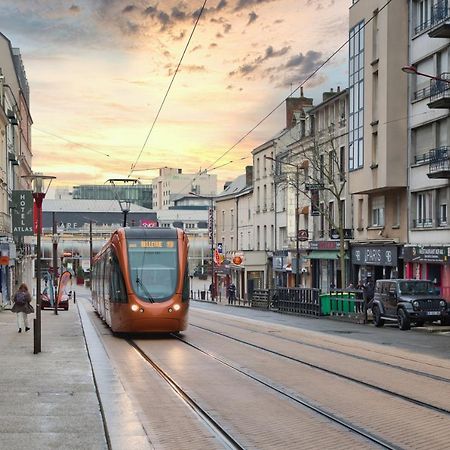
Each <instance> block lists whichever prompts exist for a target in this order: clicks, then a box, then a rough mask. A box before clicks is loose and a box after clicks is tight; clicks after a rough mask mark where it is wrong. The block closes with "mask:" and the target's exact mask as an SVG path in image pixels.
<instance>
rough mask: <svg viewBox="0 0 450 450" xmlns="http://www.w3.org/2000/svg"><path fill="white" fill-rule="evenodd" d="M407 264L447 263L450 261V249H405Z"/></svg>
mask: <svg viewBox="0 0 450 450" xmlns="http://www.w3.org/2000/svg"><path fill="white" fill-rule="evenodd" d="M404 258H405V261H407V262H427V261H428V262H441V263H443V262H447V261H449V260H450V247H405V250H404Z"/></svg>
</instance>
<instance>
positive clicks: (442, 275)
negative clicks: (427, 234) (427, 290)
mask: <svg viewBox="0 0 450 450" xmlns="http://www.w3.org/2000/svg"><path fill="white" fill-rule="evenodd" d="M404 261H405V274H406V278H415V279H419V280H430V281H433V282H434V283H435V286H436V288H439V290H440V295H442V297H444V298H445V299H446V300H447V301H450V246H448V245H443V246H436V245H435V246H432V245H430V246H428V245H423V246H405V249H404Z"/></svg>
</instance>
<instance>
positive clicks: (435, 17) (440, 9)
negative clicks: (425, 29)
mask: <svg viewBox="0 0 450 450" xmlns="http://www.w3.org/2000/svg"><path fill="white" fill-rule="evenodd" d="M448 18H449V9H448V0H440V1H437V2H436V3H435V4H434V5H433V7H432V9H431V26H432V27H434V26H435V25H439V24H440V23H442V22H444V21H445V20H447V19H448Z"/></svg>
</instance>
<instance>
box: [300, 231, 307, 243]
mask: <svg viewBox="0 0 450 450" xmlns="http://www.w3.org/2000/svg"><path fill="white" fill-rule="evenodd" d="M298 240H299V241H307V240H308V230H298Z"/></svg>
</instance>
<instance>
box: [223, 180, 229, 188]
mask: <svg viewBox="0 0 450 450" xmlns="http://www.w3.org/2000/svg"><path fill="white" fill-rule="evenodd" d="M230 184H231V181H225V184H224V185H223V190H225V189H226V188H227V187H228V186H229V185H230Z"/></svg>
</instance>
